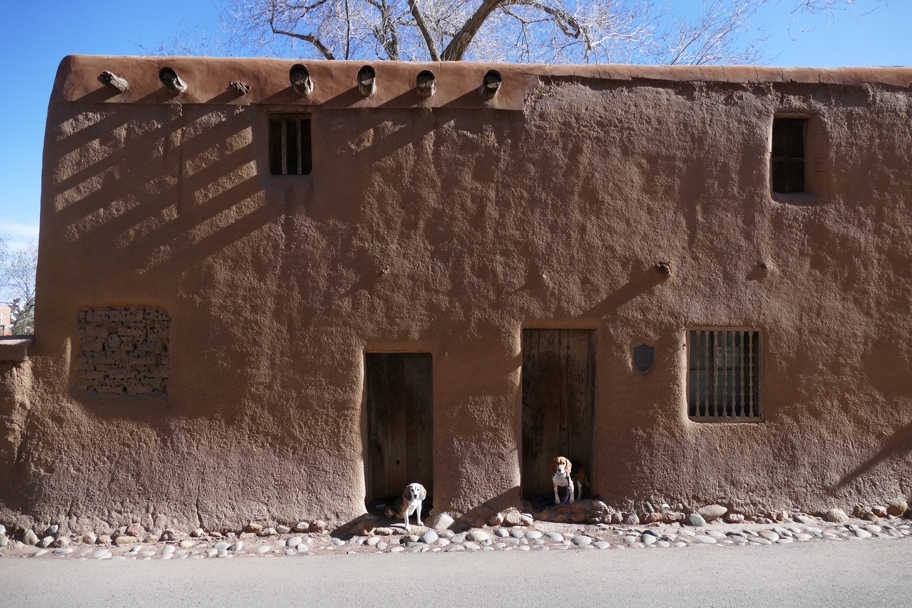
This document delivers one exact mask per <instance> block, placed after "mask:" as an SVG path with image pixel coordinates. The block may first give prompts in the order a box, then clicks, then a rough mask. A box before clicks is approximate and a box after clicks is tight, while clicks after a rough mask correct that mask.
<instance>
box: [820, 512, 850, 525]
mask: <svg viewBox="0 0 912 608" xmlns="http://www.w3.org/2000/svg"><path fill="white" fill-rule="evenodd" d="M823 518H824V519H826V520H827V521H830V522H833V523H834V524H844V523H846V522H847V521H849V516H848V515H846V512H845V511H843V510H842V509H830V510H829V511H827V512H826V515H824V516H823Z"/></svg>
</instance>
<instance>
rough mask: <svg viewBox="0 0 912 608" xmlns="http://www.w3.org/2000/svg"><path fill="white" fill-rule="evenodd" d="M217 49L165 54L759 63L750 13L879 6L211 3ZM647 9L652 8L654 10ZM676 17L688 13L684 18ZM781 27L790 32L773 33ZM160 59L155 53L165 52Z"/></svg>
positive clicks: (837, 2) (829, 12)
mask: <svg viewBox="0 0 912 608" xmlns="http://www.w3.org/2000/svg"><path fill="white" fill-rule="evenodd" d="M219 2H221V3H222V7H223V8H222V22H223V27H224V29H225V36H226V37H227V38H226V39H225V40H224V42H223V41H222V40H215V42H216V43H217V44H212V43H211V42H212V41H211V40H201V39H200V37H199V36H197V35H196V34H195V33H193V34H192V35H191V34H181V36H180V37H178V38H176V39H172V41H171V45H170V50H172V51H173V50H177V51H178V52H180V53H188V52H189V53H190V54H197V53H196V52H195V48H194V47H195V46H201V45H205V46H207V49H206V50H207V51H209V52H210V53H211V52H213V50H215V51H218V54H226V53H227V54H247V55H249V54H254V55H272V56H286V57H295V58H306V57H311V58H320V59H332V58H334V57H335V56H336V55H344V57H345V58H346V59H365V60H371V59H393V60H397V59H399V60H420V61H428V60H430V61H438V60H444V61H457V60H463V59H471V60H475V61H524V62H525V61H528V62H549V63H553V62H573V63H578V62H594V63H670V64H708V63H743V62H758V61H763V60H764V59H765V58H767V57H769V52H768V50H767V49H766V47H765V42H766V37H765V36H764V34H763V31H764V24H762V23H754V21H755V20H756V19H757V16H758V14H759V13H758V11H759V9H760V8H762V7H764V6H767V5H769V4H773V3H777V2H787V3H788V4H789V5H790V6H791V10H792V22H794V20H795V18H796V16H804V17H805V18H806V19H808V20H813V19H817V20H820V18H821V16H823V15H825V17H826V20H827V22H829V20H830V19H832V18H833V16H834V15H835V14H836V12H837V11H843V10H851V11H852V12H853V13H854V14H855V15H856V16H857V15H863V14H864V11H869V10H873V9H876V8H878V7H880V6H886V4H887V0H703V2H702V7H701V11H700V12H699V13H698V14H697V15H696V16H693V15H692V13H690V12H688V13H684V12H682V11H683V9H681V5H682V0H219ZM657 5H658V8H657V7H656V6H657ZM684 15H687V16H684ZM783 27H789V26H787V25H786V24H783ZM158 50H159V52H166V51H167V50H169V49H166V48H165V46H164V45H162V47H161V48H160V49H158Z"/></svg>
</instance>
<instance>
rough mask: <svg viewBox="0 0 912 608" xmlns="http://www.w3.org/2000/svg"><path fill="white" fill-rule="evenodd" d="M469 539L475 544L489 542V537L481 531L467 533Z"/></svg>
mask: <svg viewBox="0 0 912 608" xmlns="http://www.w3.org/2000/svg"><path fill="white" fill-rule="evenodd" d="M469 539H470V540H474V541H475V542H481V541H485V540H487V541H489V540H491V537H490V536H489V535H488V533H487V532H485V531H483V530H472V531H471V532H469Z"/></svg>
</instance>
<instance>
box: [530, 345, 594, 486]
mask: <svg viewBox="0 0 912 608" xmlns="http://www.w3.org/2000/svg"><path fill="white" fill-rule="evenodd" d="M595 358H596V336H595V330H591V329H525V330H523V335H522V478H521V479H522V493H523V495H524V496H526V497H533V496H541V495H545V494H551V495H553V484H552V481H551V461H552V460H553V459H554V458H556V457H557V456H565V457H566V458H569V459H570V460H571V461H572V462H578V463H581V464H583V465H584V466H585V467H586V468H587V469H590V467H591V466H592V436H593V424H594V416H595V399H596V382H595Z"/></svg>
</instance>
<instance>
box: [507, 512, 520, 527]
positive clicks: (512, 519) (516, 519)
mask: <svg viewBox="0 0 912 608" xmlns="http://www.w3.org/2000/svg"><path fill="white" fill-rule="evenodd" d="M504 524H506V525H508V526H519V525H521V524H522V515H521V514H520V512H519V511H507V513H506V515H504Z"/></svg>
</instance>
